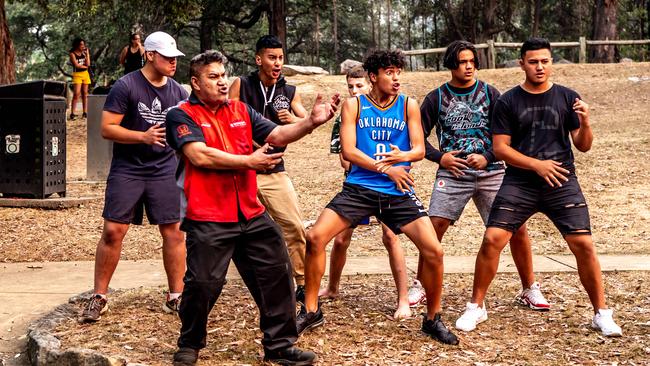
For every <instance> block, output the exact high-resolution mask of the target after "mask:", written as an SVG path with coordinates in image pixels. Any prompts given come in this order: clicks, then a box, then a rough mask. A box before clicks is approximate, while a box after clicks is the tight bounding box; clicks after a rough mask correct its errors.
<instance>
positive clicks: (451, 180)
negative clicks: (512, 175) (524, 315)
mask: <svg viewBox="0 0 650 366" xmlns="http://www.w3.org/2000/svg"><path fill="white" fill-rule="evenodd" d="M463 173H465V175H462V176H460V177H458V178H456V177H455V176H454V175H453V174H452V173H451V172H450V171H449V170H447V169H438V173H437V174H436V180H435V182H434V183H433V191H432V192H431V201H430V202H429V216H436V217H442V218H445V219H448V220H451V222H452V224H453V223H454V222H455V221H457V220H458V219H459V218H460V215H461V214H462V213H463V209H465V206H467V203H468V202H469V200H470V199H472V200H473V201H474V204H475V205H476V208H477V209H478V212H479V214H480V215H481V219H483V223H487V220H488V217H489V216H490V209H491V208H492V202H494V197H496V195H497V192H498V191H499V188H500V187H501V182H502V181H503V175H504V170H503V169H497V170H491V171H487V170H473V169H467V170H463Z"/></svg>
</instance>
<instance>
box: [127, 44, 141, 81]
mask: <svg viewBox="0 0 650 366" xmlns="http://www.w3.org/2000/svg"><path fill="white" fill-rule="evenodd" d="M142 61H143V60H142V55H141V54H140V50H137V51H135V53H132V52H131V47H130V46H126V59H125V60H124V75H126V74H128V73H130V72H131V71H135V70H140V68H142Z"/></svg>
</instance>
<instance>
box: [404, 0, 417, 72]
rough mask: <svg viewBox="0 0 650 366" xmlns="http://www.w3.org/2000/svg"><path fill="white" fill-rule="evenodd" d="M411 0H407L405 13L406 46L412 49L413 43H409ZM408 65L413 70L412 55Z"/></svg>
mask: <svg viewBox="0 0 650 366" xmlns="http://www.w3.org/2000/svg"><path fill="white" fill-rule="evenodd" d="M413 5H414V4H413V0H411V1H409V6H408V8H407V9H406V11H407V15H406V48H407V49H409V50H412V49H413V44H412V43H411V19H415V18H411V17H410V15H408V14H411V13H412V12H413ZM409 67H410V70H411V71H413V56H409Z"/></svg>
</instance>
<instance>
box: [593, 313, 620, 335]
mask: <svg viewBox="0 0 650 366" xmlns="http://www.w3.org/2000/svg"><path fill="white" fill-rule="evenodd" d="M613 313H614V310H612V309H599V310H598V313H596V315H594V319H593V320H592V321H591V327H592V328H594V329H599V330H600V331H601V333H603V335H604V336H605V337H620V336H622V335H623V331H622V330H621V327H619V326H618V325H617V324H616V323H615V322H614V319H613V318H612V314H613Z"/></svg>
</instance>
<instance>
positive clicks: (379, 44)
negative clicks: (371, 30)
mask: <svg viewBox="0 0 650 366" xmlns="http://www.w3.org/2000/svg"><path fill="white" fill-rule="evenodd" d="M374 3H375V4H377V7H378V8H379V9H377V48H378V49H379V48H381V2H380V1H375V2H374Z"/></svg>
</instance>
